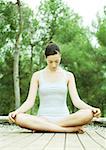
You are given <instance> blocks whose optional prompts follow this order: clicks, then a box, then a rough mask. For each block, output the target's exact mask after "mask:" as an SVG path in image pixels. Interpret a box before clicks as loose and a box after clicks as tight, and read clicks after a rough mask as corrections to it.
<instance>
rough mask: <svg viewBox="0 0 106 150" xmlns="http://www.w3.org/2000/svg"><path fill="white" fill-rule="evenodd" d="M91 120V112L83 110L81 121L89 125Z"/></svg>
mask: <svg viewBox="0 0 106 150" xmlns="http://www.w3.org/2000/svg"><path fill="white" fill-rule="evenodd" d="M92 119H93V112H92V110H91V109H85V110H83V121H84V122H85V123H89V122H91V120H92Z"/></svg>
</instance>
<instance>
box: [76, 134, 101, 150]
mask: <svg viewBox="0 0 106 150" xmlns="http://www.w3.org/2000/svg"><path fill="white" fill-rule="evenodd" d="M78 137H79V140H80V142H81V143H82V145H83V147H84V150H93V149H95V150H104V148H103V147H101V146H100V145H99V144H97V143H96V142H95V141H94V140H92V138H91V137H90V136H89V135H88V134H87V133H84V134H78Z"/></svg>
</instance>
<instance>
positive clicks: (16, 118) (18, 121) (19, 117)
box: [15, 113, 24, 125]
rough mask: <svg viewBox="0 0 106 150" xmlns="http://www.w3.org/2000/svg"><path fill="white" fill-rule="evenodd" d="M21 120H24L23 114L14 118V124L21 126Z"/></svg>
mask: <svg viewBox="0 0 106 150" xmlns="http://www.w3.org/2000/svg"><path fill="white" fill-rule="evenodd" d="M23 120H24V113H19V114H17V115H16V117H15V123H16V124H17V125H20V124H22V122H23Z"/></svg>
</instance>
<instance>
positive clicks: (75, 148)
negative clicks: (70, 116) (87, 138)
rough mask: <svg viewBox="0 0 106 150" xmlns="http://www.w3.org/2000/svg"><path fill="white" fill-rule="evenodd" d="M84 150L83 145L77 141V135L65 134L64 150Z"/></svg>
mask: <svg viewBox="0 0 106 150" xmlns="http://www.w3.org/2000/svg"><path fill="white" fill-rule="evenodd" d="M71 149H72V150H84V148H83V145H82V144H81V142H80V141H79V139H78V136H77V134H74V133H67V134H66V145H65V150H71Z"/></svg>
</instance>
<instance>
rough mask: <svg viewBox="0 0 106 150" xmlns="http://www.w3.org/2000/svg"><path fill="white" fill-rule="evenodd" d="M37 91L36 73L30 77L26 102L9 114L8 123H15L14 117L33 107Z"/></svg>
mask: <svg viewBox="0 0 106 150" xmlns="http://www.w3.org/2000/svg"><path fill="white" fill-rule="evenodd" d="M37 90H38V72H35V73H34V74H33V75H32V78H31V83H30V88H29V93H28V97H27V99H26V101H25V102H24V103H23V104H22V105H21V106H20V107H19V108H18V109H17V110H15V111H13V112H10V113H9V122H15V117H16V115H17V114H18V113H24V112H26V111H28V110H29V109H30V108H32V106H33V105H34V102H35V98H36V94H37Z"/></svg>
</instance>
